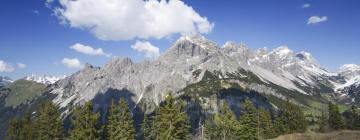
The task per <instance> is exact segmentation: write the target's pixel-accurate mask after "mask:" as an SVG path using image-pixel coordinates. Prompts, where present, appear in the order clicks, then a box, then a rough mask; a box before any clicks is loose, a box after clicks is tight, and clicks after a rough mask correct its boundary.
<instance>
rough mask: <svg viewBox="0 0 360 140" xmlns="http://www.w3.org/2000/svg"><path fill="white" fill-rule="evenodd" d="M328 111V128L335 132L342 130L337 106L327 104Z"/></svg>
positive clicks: (342, 123)
mask: <svg viewBox="0 0 360 140" xmlns="http://www.w3.org/2000/svg"><path fill="white" fill-rule="evenodd" d="M328 110H329V112H328V113H329V119H328V123H329V126H330V128H332V129H335V130H338V129H343V128H344V122H343V120H342V118H341V114H340V112H339V108H338V106H337V105H336V104H333V103H331V102H329V105H328Z"/></svg>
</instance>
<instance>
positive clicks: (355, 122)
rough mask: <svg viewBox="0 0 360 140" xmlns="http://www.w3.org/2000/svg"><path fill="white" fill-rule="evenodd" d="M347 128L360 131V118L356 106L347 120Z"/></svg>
mask: <svg viewBox="0 0 360 140" xmlns="http://www.w3.org/2000/svg"><path fill="white" fill-rule="evenodd" d="M346 126H347V128H348V129H351V130H359V129H360V116H359V114H358V112H357V111H356V107H355V106H354V105H352V106H351V110H350V114H349V115H348V117H347V119H346Z"/></svg>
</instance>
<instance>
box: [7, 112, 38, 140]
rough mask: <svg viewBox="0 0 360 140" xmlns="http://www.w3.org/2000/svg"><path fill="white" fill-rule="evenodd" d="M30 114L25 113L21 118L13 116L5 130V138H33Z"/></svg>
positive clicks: (11, 139) (26, 139) (17, 139)
mask: <svg viewBox="0 0 360 140" xmlns="http://www.w3.org/2000/svg"><path fill="white" fill-rule="evenodd" d="M32 124H33V123H32V122H31V115H30V114H29V113H26V114H25V115H24V116H23V117H22V118H14V119H12V120H11V121H10V126H9V129H8V131H7V136H6V139H7V140H28V139H33V138H34V133H33V125H32Z"/></svg>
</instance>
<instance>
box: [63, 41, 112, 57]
mask: <svg viewBox="0 0 360 140" xmlns="http://www.w3.org/2000/svg"><path fill="white" fill-rule="evenodd" d="M70 49H72V50H75V51H77V52H79V53H83V54H87V55H93V56H101V55H103V56H106V57H110V56H111V54H110V53H105V52H104V51H103V49H102V48H97V49H96V48H93V47H91V46H86V45H83V44H80V43H76V44H74V45H72V46H70Z"/></svg>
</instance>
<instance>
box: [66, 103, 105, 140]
mask: <svg viewBox="0 0 360 140" xmlns="http://www.w3.org/2000/svg"><path fill="white" fill-rule="evenodd" d="M74 113H75V116H74V129H73V130H72V131H71V134H70V137H69V139H70V140H98V139H100V133H101V126H100V124H99V123H100V113H94V112H93V104H92V102H91V101H89V102H87V103H85V105H84V107H82V108H81V107H79V108H77V109H76V110H75V112H74Z"/></svg>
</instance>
